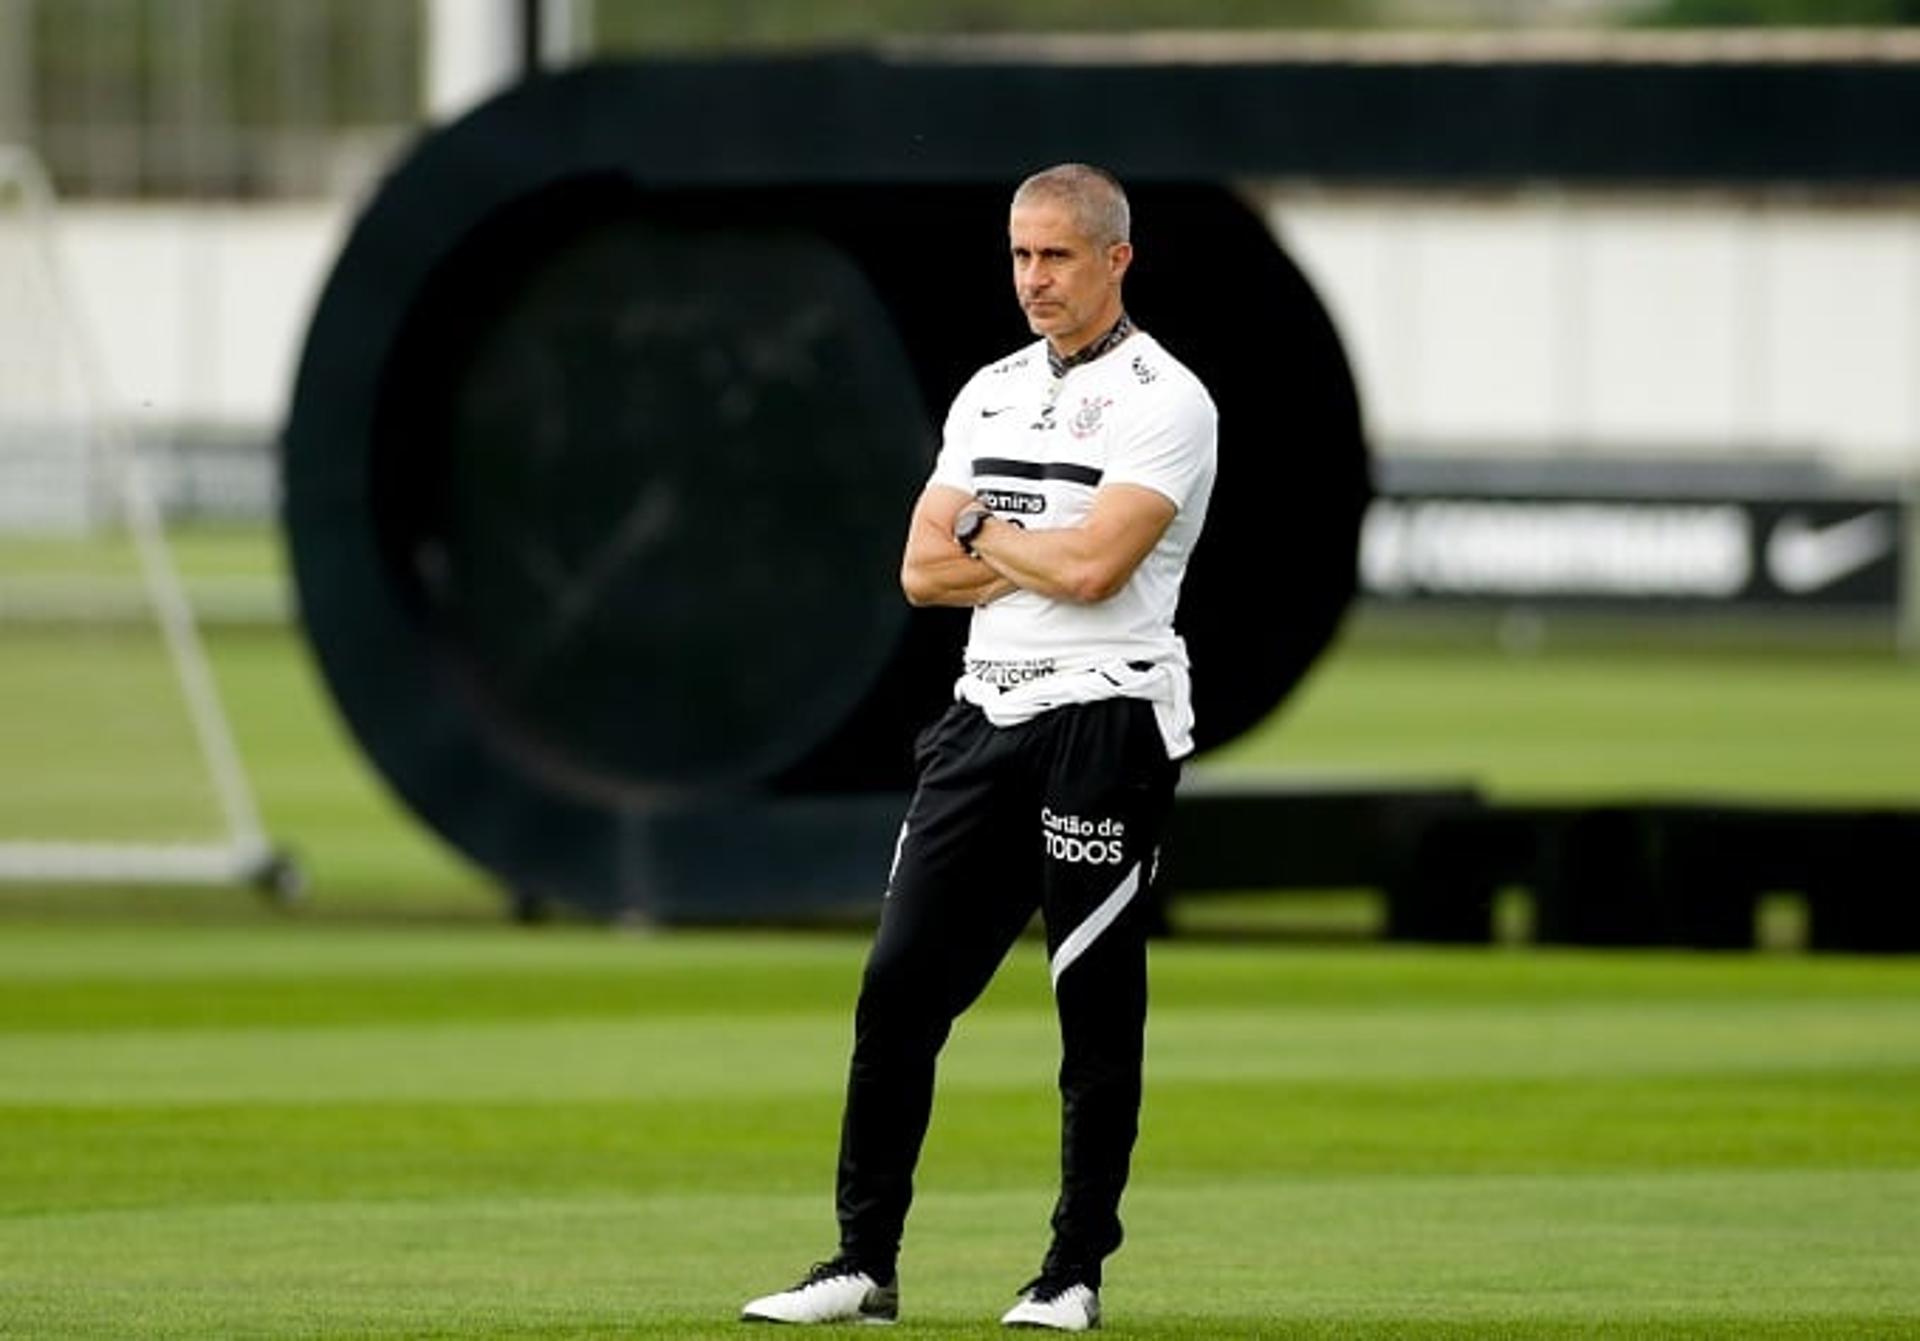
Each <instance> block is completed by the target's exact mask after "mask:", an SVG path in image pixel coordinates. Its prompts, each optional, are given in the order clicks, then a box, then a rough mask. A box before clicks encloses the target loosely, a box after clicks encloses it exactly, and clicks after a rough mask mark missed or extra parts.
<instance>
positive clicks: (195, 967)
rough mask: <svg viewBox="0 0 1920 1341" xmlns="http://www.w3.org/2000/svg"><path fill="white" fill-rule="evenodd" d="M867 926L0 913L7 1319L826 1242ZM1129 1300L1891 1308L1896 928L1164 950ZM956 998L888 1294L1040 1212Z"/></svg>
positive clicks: (1035, 1143) (1902, 1294)
mask: <svg viewBox="0 0 1920 1341" xmlns="http://www.w3.org/2000/svg"><path fill="white" fill-rule="evenodd" d="M861 953H862V946H861V944H860V942H859V940H858V938H855V937H845V936H831V935H820V936H811V937H807V936H797V937H796V936H790V937H786V938H775V937H764V936H745V935H742V936H733V937H718V936H705V935H685V934H682V935H673V936H639V935H632V934H626V935H622V934H617V933H606V932H596V931H592V930H587V929H581V928H554V929H549V930H547V931H544V932H540V933H526V932H517V931H510V930H507V929H504V928H498V929H496V928H486V927H471V928H466V929H459V928H443V929H437V930H429V929H418V930H412V931H408V932H405V933H396V932H394V931H393V930H391V929H368V928H355V927H343V926H296V925H290V924H277V925H263V926H224V927H181V926H151V925H150V926H142V927H138V928H113V927H102V926H97V925H95V926H83V927H75V926H61V925H47V924H44V923H43V924H35V925H15V926H13V927H10V928H8V930H7V932H6V934H5V937H4V940H0V955H3V956H4V965H3V966H0V1029H3V1032H0V1059H3V1060H0V1261H4V1262H5V1264H6V1266H5V1271H4V1283H0V1331H3V1332H5V1333H6V1334H8V1335H20V1336H67V1335H91V1336H131V1335H139V1336H154V1337H158V1336H179V1337H206V1336H257V1335H275V1336H294V1335H343V1336H356V1337H362V1336H449V1337H478V1336H608V1337H612V1336H663V1337H664V1336H715V1335H719V1336H725V1335H733V1334H735V1333H736V1331H737V1324H735V1323H733V1322H732V1321H731V1318H732V1315H733V1311H734V1310H735V1309H736V1308H737V1306H738V1304H739V1303H740V1301H741V1300H742V1299H743V1298H745V1297H747V1296H748V1295H750V1294H752V1293H757V1292H759V1291H760V1290H762V1289H765V1288H771V1287H772V1286H774V1285H776V1284H781V1283H784V1282H785V1280H786V1279H787V1278H788V1277H790V1276H792V1275H794V1274H797V1273H798V1271H799V1270H801V1269H802V1268H803V1267H804V1266H805V1264H806V1262H807V1261H808V1260H810V1258H811V1257H812V1256H817V1255H824V1254H825V1253H826V1252H827V1251H828V1250H829V1248H830V1240H831V1219H830V1216H831V1211H830V1197H829V1192H828V1183H829V1178H830V1161H831V1155H832V1150H833V1144H834V1136H835V1123H836V1115H837V1105H838V1097H839V1086H840V1081H841V1075H842V1067H843V1065H844V1051H845V1046H846V1037H847V1006H848V1002H849V996H850V993H851V991H852V988H853V984H854V981H855V978H856V975H857V972H858V967H859V961H860V956H861ZM1154 980H1155V992H1156V998H1157V1000H1156V1014H1155V1017H1154V1022H1153V1027H1152V1037H1151V1045H1150V1064H1149V1098H1148V1104H1147V1115H1146V1127H1145V1136H1144V1138H1143V1142H1142V1146H1141V1149H1140V1155H1139V1161H1138V1171H1137V1176H1136V1186H1135V1190H1134V1191H1133V1193H1132V1194H1131V1195H1130V1198H1129V1208H1130V1212H1129V1213H1130V1220H1131V1224H1132V1230H1133V1234H1132V1239H1131V1242H1130V1244H1129V1246H1128V1247H1127V1248H1126V1249H1125V1250H1123V1252H1122V1254H1121V1256H1120V1257H1119V1258H1117V1259H1116V1261H1115V1264H1114V1267H1113V1270H1112V1273H1111V1277H1110V1281H1109V1288H1108V1290H1107V1301H1108V1305H1109V1309H1110V1311H1111V1315H1112V1317H1111V1327H1112V1330H1114V1331H1115V1332H1116V1333H1117V1334H1120V1335H1126V1336H1140V1337H1216V1336H1219V1337H1224V1336H1274V1337H1279V1336H1316V1337H1317V1336H1329V1337H1332V1336H1355V1337H1363V1336H1364V1337H1390V1336H1391V1337H1434V1336H1460V1337H1466V1336H1598V1335H1607V1336H1724V1337H1756V1336H1764V1337H1773V1336H1807V1337H1821V1336H1862V1337H1866V1336H1874V1337H1886V1336H1894V1335H1900V1334H1902V1333H1906V1334H1914V1333H1916V1332H1920V1255H1917V1254H1916V1251H1915V1250H1916V1247H1920V1122H1916V1121H1915V1120H1914V1115H1915V1113H1916V1112H1917V1111H1920V965H1914V964H1908V963H1898V962H1874V961H1857V960H1853V961H1840V960H1817V959H1809V958H1803V957H1785V956H1743V957H1724V958H1712V957H1685V956H1653V955H1613V956H1591V955H1572V954H1548V953H1543V952H1529V953H1511V952H1510V953H1496V952H1456V953H1430V952H1417V951H1394V952H1389V951H1378V950H1326V949H1322V950H1304V949H1293V950H1285V949H1278V948H1275V947H1273V946H1270V945H1269V946H1221V945H1200V944H1193V943H1173V944H1168V945H1165V946H1162V947H1161V948H1159V949H1158V950H1157V951H1156V956H1155V965H1154ZM1045 982H1046V980H1045V972H1044V964H1043V962H1042V960H1041V957H1040V954H1039V950H1038V947H1036V946H1033V945H1024V946H1022V947H1021V948H1020V949H1019V950H1018V951H1017V952H1016V954H1015V956H1014V958H1013V960H1012V961H1011V962H1010V963H1009V965H1008V966H1007V969H1006V970H1005V971H1004V972H1003V974H1002V976H1001V978H1000V980H999V982H998V983H997V985H996V987H995V988H994V990H993V991H992V992H991V994H990V995H989V997H988V999H987V1000H986V1001H984V1002H983V1003H982V1004H981V1006H980V1007H979V1008H978V1009H977V1010H976V1011H975V1012H974V1013H973V1014H972V1015H970V1016H969V1017H968V1018H967V1019H966V1020H964V1021H963V1023H962V1026H961V1029H960V1031H959V1033H958V1034H957V1036H956V1039H955V1041H954V1043H953V1044H952V1045H951V1047H950V1049H949V1053H948V1057H947V1061H946V1066H945V1069H944V1072H943V1082H942V1106H941V1108H940V1110H939V1112H938V1114H937V1117H936V1123H935V1129H934V1133H933V1136H932V1139H931V1143H930V1148H929V1151H928V1154H927V1158H926V1161H925V1165H924V1170H923V1177H922V1180H921V1187H922V1195H921V1202H920V1205H919V1207H918V1209H917V1213H916V1217H915V1220H914V1222H913V1226H912V1232H911V1236H910V1241H909V1244H908V1250H907V1253H906V1257H905V1260H904V1264H903V1280H904V1288H905V1299H906V1310H907V1311H906V1321H905V1323H904V1326H905V1328H906V1330H907V1331H909V1332H912V1333H916V1334H924V1335H965V1334H974V1335H990V1334H993V1333H995V1332H996V1331H997V1328H996V1327H995V1326H994V1325H993V1321H992V1320H993V1319H994V1318H995V1317H996V1316H997V1314H998V1311H999V1309H1000V1308H1002V1307H1004V1306H1005V1304H1006V1302H1007V1300H1008V1292H1009V1291H1011V1290H1012V1289H1013V1288H1014V1287H1016V1286H1017V1285H1018V1284H1019V1283H1020V1281H1021V1280H1022V1279H1023V1278H1024V1274H1025V1273H1027V1272H1028V1270H1029V1269H1030V1268H1031V1267H1032V1266H1033V1264H1034V1261H1035V1259H1036V1258H1037V1255H1038V1254H1039V1252H1040V1251H1041V1248H1042V1247H1043V1242H1042V1239H1041V1234H1042V1230H1043V1226H1044V1220H1045V1215H1046V1211H1047V1207H1048V1202H1049V1186H1050V1182H1051V1178H1052V1170H1053V1168H1054V1167H1055V1158H1056V1156H1055V1153H1054V1141H1055V1121H1056V1119H1055V1112H1054V1104H1053V1100H1052V1099H1051V1097H1050V1093H1051V1072H1052V1053H1053V1040H1052V1022H1051V1011H1050V1004H1049V1001H1048V998H1047V994H1046V985H1045Z"/></svg>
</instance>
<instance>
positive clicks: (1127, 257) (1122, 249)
mask: <svg viewBox="0 0 1920 1341" xmlns="http://www.w3.org/2000/svg"><path fill="white" fill-rule="evenodd" d="M1132 264H1133V244H1132V243H1131V242H1116V243H1114V244H1113V245H1112V246H1110V247H1108V248H1107V265H1108V267H1109V268H1110V269H1111V270H1112V273H1113V277H1114V279H1115V281H1119V280H1122V279H1125V278H1126V276H1127V267H1128V266H1130V265H1132Z"/></svg>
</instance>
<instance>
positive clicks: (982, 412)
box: [980, 405, 1013, 419]
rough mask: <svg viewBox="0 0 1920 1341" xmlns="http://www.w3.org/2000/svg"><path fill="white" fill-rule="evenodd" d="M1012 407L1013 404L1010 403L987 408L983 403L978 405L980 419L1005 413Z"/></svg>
mask: <svg viewBox="0 0 1920 1341" xmlns="http://www.w3.org/2000/svg"><path fill="white" fill-rule="evenodd" d="M1012 408H1013V406H1011V405H1001V406H997V407H995V408H994V409H991V410H989V409H988V408H987V407H986V406H984V405H983V406H981V407H980V417H981V418H982V419H991V418H993V417H994V416H995V415H997V414H1005V413H1006V412H1007V411H1008V410H1011V409H1012Z"/></svg>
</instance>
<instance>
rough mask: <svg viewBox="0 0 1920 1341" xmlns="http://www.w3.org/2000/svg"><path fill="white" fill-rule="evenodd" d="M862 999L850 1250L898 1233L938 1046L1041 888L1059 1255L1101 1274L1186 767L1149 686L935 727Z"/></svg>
mask: <svg viewBox="0 0 1920 1341" xmlns="http://www.w3.org/2000/svg"><path fill="white" fill-rule="evenodd" d="M917 760H918V764H919V770H920V781H919V786H918V788H917V790H916V791H915V793H914V797H913V801H912V804H911V805H910V806H909V807H908V809H907V818H906V823H905V825H904V826H903V827H902V830H901V837H900V846H899V850H898V853H897V855H896V857H895V861H894V870H893V876H892V879H891V881H890V883H889V886H888V894H887V901H886V905H885V908H884V910H883V912H882V914H881V920H880V930H879V933H878V935H877V937H876V938H875V941H874V945H873V952H872V954H871V956H870V957H869V959H868V961H867V969H866V975H865V978H864V980H863V982H862V985H861V991H860V1004H859V1009H858V1011H857V1014H856V1018H855V1029H854V1049H853V1062H852V1066H851V1068H850V1071H849V1075H848V1081H847V1105H846V1112H845V1117H844V1120H843V1124H842V1128H841V1138H840V1165H839V1187H838V1210H839V1217H840V1236H841V1251H842V1252H844V1253H846V1254H847V1255H849V1256H851V1257H852V1258H853V1259H854V1260H856V1261H858V1262H860V1263H861V1264H862V1265H863V1266H865V1267H867V1268H868V1269H869V1270H872V1271H875V1272H877V1273H879V1274H880V1275H881V1276H882V1277H883V1278H884V1277H886V1276H888V1275H891V1274H892V1271H893V1267H894V1261H895V1258H896V1256H897V1255H898V1252H899V1245H900V1235H901V1230H902V1227H903V1225H904V1223H905V1220H906V1215H907V1207H908V1204H909V1203H910V1201H911V1200H912V1196H913V1169H914V1164H915V1163H916V1161H917V1160H918V1159H919V1155H920V1145H921V1141H922V1139H923V1138H924V1137H925V1135H926V1131H927V1121H928V1117H929V1114H930V1112H931V1109H932V1104H933V1088H934V1060H935V1058H936V1056H937V1055H938V1053H939V1051H940V1048H941V1045H942V1044H944V1043H945V1042H946V1040H947V1034H948V1031H949V1030H950V1028H951V1027H952V1024H953V1021H954V1019H955V1017H957V1016H958V1015H959V1014H960V1013H961V1012H962V1011H963V1010H965V1009H966V1008H967V1007H968V1006H969V1005H970V1004H972V1002H973V1001H974V999H975V998H976V997H978V996H979V995H980V993H981V992H982V991H983V990H984V989H985V987H986V985H987V983H988V981H989V980H990V979H991V978H992V977H993V973H994V970H995V969H996V968H997V967H998V966H999V964H1000V961H1001V960H1002V959H1003V958H1005V956H1006V953H1007V950H1008V948H1009V947H1010V946H1011V945H1012V944H1013V942H1014V939H1015V938H1016V937H1017V936H1018V935H1019V934H1020V932H1021V930H1022V929H1023V928H1024V927H1025V926H1026V924H1027V923H1028V921H1029V920H1030V919H1031V918H1032V916H1033V912H1034V909H1035V908H1036V907H1038V908H1039V909H1040V910H1041V912H1042V914H1043V915H1044V918H1045V922H1046V929H1047V954H1048V960H1049V970H1050V972H1051V974H1052V977H1053V983H1054V997H1055V1002H1056V1005H1057V1008H1058V1011H1059V1017H1060V1038H1061V1064H1060V1096H1061V1119H1062V1120H1061V1187H1060V1199H1059V1202H1058V1203H1057V1205H1056V1206H1055V1208H1054V1214H1053V1245H1052V1247H1051V1249H1050V1250H1049V1253H1048V1262H1049V1264H1050V1265H1063V1266H1066V1265H1070V1266H1074V1267H1078V1268H1080V1269H1082V1270H1083V1271H1085V1272H1087V1273H1088V1275H1089V1276H1090V1277H1091V1281H1092V1283H1095V1284H1097V1283H1098V1279H1099V1267H1100V1262H1101V1261H1102V1259H1104V1258H1105V1257H1106V1256H1107V1255H1108V1254H1109V1253H1111V1252H1112V1251H1113V1250H1114V1249H1115V1248H1117V1247H1118V1246H1119V1245H1120V1237H1121V1230H1120V1215H1119V1207H1120V1194H1121V1192H1122V1191H1123V1190H1124V1189H1125V1187H1126V1182H1127V1168H1128V1163H1129V1160H1130V1159H1131V1157H1132V1152H1133V1142H1134V1135H1135V1133H1136V1131H1137V1129H1138V1125H1139V1111H1140V1060H1141V1049H1142V1042H1143V1035H1144V1031H1145V1024H1146V1012H1147V964H1146V958H1147V956H1146V929H1147V925H1148V922H1149V915H1148V909H1147V903H1148V899H1147V886H1148V885H1149V884H1150V882H1151V880H1152V878H1153V874H1154V868H1155V865H1156V861H1157V856H1158V844H1159V842H1160V837H1161V833H1162V831H1163V829H1164V828H1165V824H1166V818H1167V813H1168V810H1169V808H1170V807H1171V804H1172V799H1173V787H1174V782H1175V779H1176V778H1177V777H1178V774H1179V766H1178V765H1177V764H1175V763H1172V762H1170V761H1169V760H1168V759H1167V755H1166V747H1165V746H1164V744H1163V743H1162V740H1161V736H1160V732H1159V729H1158V727H1157V726H1156V724H1155V722H1154V716H1153V709H1152V708H1151V706H1150V705H1148V704H1147V703H1145V702H1142V701H1140V700H1136V699H1112V700H1107V701H1104V702H1099V703H1089V704H1081V705H1076V706H1073V707H1066V708H1057V709H1055V710H1053V711H1051V712H1047V713H1044V714H1042V715H1041V716H1039V717H1037V718H1035V719H1034V720H1032V721H1030V722H1026V723H1023V724H1021V725H1019V726H1012V727H995V726H993V725H992V724H991V723H989V722H988V721H987V720H986V718H985V717H984V716H983V715H982V714H981V712H980V711H979V709H977V708H974V707H972V706H970V705H966V704H957V705H955V706H954V707H952V708H951V709H949V710H948V711H947V713H946V714H945V715H944V716H942V717H941V718H940V720H939V721H938V722H936V723H935V724H934V725H933V726H932V727H930V728H929V729H928V730H927V731H925V732H923V733H922V735H921V737H920V741H919V745H918V752H917Z"/></svg>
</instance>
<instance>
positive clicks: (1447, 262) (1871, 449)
mask: <svg viewBox="0 0 1920 1341" xmlns="http://www.w3.org/2000/svg"><path fill="white" fill-rule="evenodd" d="M1263 203H1264V205H1265V207H1266V209H1267V212H1268V216H1269V218H1270V219H1271V221H1272V223H1273V225H1274V227H1275V229H1276V231H1277V232H1278V233H1279V234H1280V235H1281V237H1282V238H1283V239H1284V240H1285V242H1286V244H1287V246H1288V249H1289V250H1290V252H1291V253H1292V255H1293V256H1294V258H1295V259H1296V260H1297V261H1298V262H1299V263H1300V265H1301V267H1302V269H1304V270H1305V271H1306V272H1307V274H1308V276H1309V278H1311V279H1312V281H1313V283H1314V284H1315V286H1316V287H1317V288H1318V289H1319V291H1320V295H1321V297H1322V299H1323V301H1325V302H1326V304H1327V306H1328V308H1329V309H1330V310H1331V311H1332V312H1333V314H1334V319H1335V322H1336V323H1337V324H1338V326H1339V327H1340V329H1341V331H1342V333H1343V335H1344V337H1345V339H1346V342H1347V350H1348V354H1349V357H1350V358H1351V359H1352V361H1353V363H1354V365H1355V370H1356V374H1357V376H1358V378H1359V380H1360V383H1361V388H1362V397H1363V403H1364V404H1365V406H1366V409H1367V415H1368V422H1369V425H1370V427H1371V429H1372V432H1373V435H1374V437H1375V438H1376V440H1378V441H1381V442H1386V443H1392V444H1395V445H1396V446H1399V447H1402V448H1422V447H1434V448H1439V449H1463V450H1471V451H1476V452H1487V451H1501V450H1512V451H1523V452H1538V451H1541V450H1545V449H1551V450H1558V451H1581V450H1595V451H1608V452H1620V451H1634V450H1644V451H1648V452H1665V451H1685V452H1688V453H1690V454H1693V453H1698V454H1712V453H1714V452H1721V451H1731V452H1741V453H1745V454H1749V455H1751V454H1753V453H1755V452H1758V453H1762V454H1767V453H1780V454H1795V453H1801V452H1815V453H1818V454H1820V455H1821V456H1823V457H1826V458H1828V459H1829V460H1831V461H1832V463H1833V464H1834V465H1835V466H1836V467H1837V468H1839V469H1842V470H1845V471H1852V472H1858V473H1868V474H1901V475H1920V200H1914V201H1909V202H1906V203H1905V204H1904V206H1902V205H1898V204H1887V203H1880V204H1875V205H1872V206H1866V205H1863V206H1860V207H1857V208H1836V207H1832V206H1824V205H1815V204H1811V203H1808V202H1805V201H1791V200H1788V201H1781V200H1771V201H1759V202H1756V201H1751V200H1735V199H1728V198H1722V197H1711V196H1697V197H1695V196H1668V197H1660V196H1647V197H1582V196H1564V195H1555V194H1549V193H1539V194H1533V195H1523V196H1518V197H1513V198H1501V199H1471V200H1448V199H1439V198H1430V197H1422V196H1396V197H1385V196H1370V197H1360V196H1344V197H1343V196H1340V195H1329V194H1310V193H1304V192H1297V191H1275V192H1271V193H1269V194H1267V195H1266V196H1265V197H1264V199H1263Z"/></svg>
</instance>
